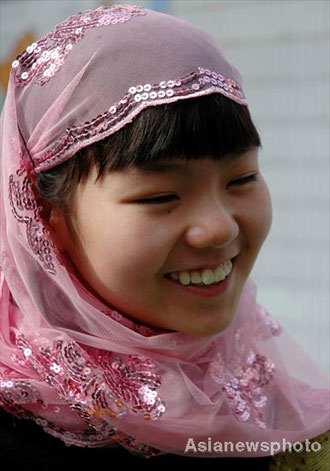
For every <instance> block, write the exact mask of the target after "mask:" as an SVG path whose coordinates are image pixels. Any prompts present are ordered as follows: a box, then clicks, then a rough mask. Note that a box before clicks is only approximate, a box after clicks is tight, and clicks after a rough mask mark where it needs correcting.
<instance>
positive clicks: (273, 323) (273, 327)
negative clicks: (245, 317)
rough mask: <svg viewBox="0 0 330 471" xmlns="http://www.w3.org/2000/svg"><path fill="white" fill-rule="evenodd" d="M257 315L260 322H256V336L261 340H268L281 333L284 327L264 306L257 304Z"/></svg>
mask: <svg viewBox="0 0 330 471" xmlns="http://www.w3.org/2000/svg"><path fill="white" fill-rule="evenodd" d="M257 315H258V317H259V318H258V322H256V329H257V331H256V332H255V336H256V338H258V339H259V340H267V339H269V338H271V337H273V336H274V335H276V336H277V335H280V333H281V332H282V330H283V329H282V327H281V326H280V324H279V323H278V322H277V320H276V319H274V318H273V317H272V316H271V315H270V314H268V312H267V311H266V309H265V308H264V307H263V306H260V305H258V306H257Z"/></svg>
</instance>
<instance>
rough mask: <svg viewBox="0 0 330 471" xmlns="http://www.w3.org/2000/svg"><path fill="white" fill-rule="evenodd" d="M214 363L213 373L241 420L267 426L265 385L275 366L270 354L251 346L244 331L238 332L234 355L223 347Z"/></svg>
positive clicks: (238, 330) (270, 377)
mask: <svg viewBox="0 0 330 471" xmlns="http://www.w3.org/2000/svg"><path fill="white" fill-rule="evenodd" d="M219 347H220V345H218V351H217V353H216V356H215V359H214V360H213V361H212V362H211V364H210V369H209V374H210V376H211V378H212V379H213V381H215V382H216V383H217V384H219V385H220V386H221V391H222V393H223V394H224V397H225V398H226V399H227V401H228V405H229V407H230V408H231V409H232V411H233V414H234V416H235V417H236V419H237V420H239V421H240V422H251V421H252V422H254V423H255V424H257V425H258V426H259V427H260V428H262V429H265V428H266V424H265V418H264V414H265V408H266V405H267V394H266V392H265V391H264V388H265V387H266V386H267V385H268V384H269V383H270V382H271V380H272V378H273V372H274V370H275V365H274V363H272V362H271V361H270V360H269V359H268V358H267V357H265V356H262V355H259V354H258V353H255V352H253V351H252V350H251V349H247V347H246V345H245V343H244V332H243V330H241V329H237V330H236V332H235V335H234V350H233V351H234V354H233V356H232V357H231V358H227V357H226V355H225V354H224V353H222V352H221V350H220V348H221V347H220V348H219Z"/></svg>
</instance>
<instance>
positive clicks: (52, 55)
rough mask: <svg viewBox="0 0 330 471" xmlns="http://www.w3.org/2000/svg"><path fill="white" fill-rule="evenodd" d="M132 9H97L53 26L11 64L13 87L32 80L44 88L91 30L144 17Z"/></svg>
mask: <svg viewBox="0 0 330 471" xmlns="http://www.w3.org/2000/svg"><path fill="white" fill-rule="evenodd" d="M146 14H147V13H146V12H145V11H143V9H142V8H140V7H138V6H135V5H113V6H111V7H106V6H100V7H99V8H97V9H95V10H87V11H84V12H80V13H78V14H76V15H72V16H70V17H69V18H67V19H66V20H64V21H62V22H61V23H59V24H58V25H56V27H55V29H54V31H51V32H50V33H48V34H47V35H46V36H43V37H42V38H41V39H39V41H37V42H34V43H32V44H31V45H30V46H28V47H27V49H26V51H24V52H22V53H21V54H20V55H19V56H17V58H16V60H15V61H14V62H13V63H12V71H13V72H14V77H15V84H16V85H17V86H19V87H24V86H25V85H27V84H28V83H30V82H31V80H32V79H33V77H36V78H37V79H38V80H37V81H36V83H37V84H38V85H44V84H45V83H47V82H48V81H49V80H50V79H51V77H54V75H55V74H56V72H57V71H58V70H59V69H60V68H61V67H62V65H63V64H64V60H65V58H66V56H67V55H68V54H69V52H70V51H71V50H72V49H73V47H74V46H75V45H76V44H78V42H79V41H80V40H81V39H82V38H83V37H84V35H85V32H86V31H87V30H88V29H90V28H99V27H100V26H108V25H116V24H120V23H126V22H127V21H129V20H131V19H132V18H134V17H136V16H141V15H146Z"/></svg>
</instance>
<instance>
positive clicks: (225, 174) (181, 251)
mask: <svg viewBox="0 0 330 471" xmlns="http://www.w3.org/2000/svg"><path fill="white" fill-rule="evenodd" d="M176 162H178V163H180V164H181V166H182V167H181V170H178V169H177V170H175V171H173V172H167V173H161V174H154V173H148V172H144V171H142V170H139V169H137V168H132V169H125V170H124V171H116V172H111V173H108V174H106V175H105V176H104V177H103V178H102V180H99V181H98V182H96V177H97V172H96V169H95V168H93V170H92V172H91V174H90V175H89V176H88V178H87V179H85V180H84V181H81V182H80V183H79V185H78V187H77V191H76V194H75V199H74V214H75V217H74V224H75V227H76V232H77V236H76V237H73V235H72V234H71V233H70V231H69V230H68V227H67V225H66V223H65V218H64V216H63V214H62V213H61V212H60V211H57V210H54V209H53V210H52V211H51V216H50V220H49V224H50V229H51V232H52V235H53V238H54V241H55V243H56V244H57V247H58V249H59V250H60V251H61V252H62V253H63V254H64V255H65V256H66V257H68V258H69V259H70V260H71V263H72V264H73V268H74V270H75V271H76V276H78V278H79V279H80V281H81V282H82V283H83V284H84V285H85V286H86V287H87V289H89V290H90V291H91V292H92V293H93V294H94V295H95V296H96V297H98V298H99V299H100V300H101V301H103V302H104V303H106V304H107V305H108V306H110V307H112V308H114V309H116V310H117V311H119V312H121V313H123V314H125V315H126V316H128V317H130V318H131V319H137V320H139V321H141V322H142V323H144V324H147V325H150V326H154V327H158V328H162V329H167V330H170V331H179V332H182V333H185V334H190V335H193V336H202V337H204V336H209V335H214V334H216V333H218V332H221V331H223V330H224V329H225V328H226V327H227V326H228V325H229V324H230V322H231V320H232V318H233V316H234V314H235V311H236V308H237V304H238V301H239V297H240V294H241V291H242V288H243V286H244V283H245V281H246V279H247V278H248V275H249V273H250V272H251V270H252V268H253V265H254V263H255V261H256V258H257V256H258V253H259V251H260V249H261V247H262V244H263V242H264V240H265V238H266V237H267V235H268V233H269V230H270V227H271V222H272V206H271V199H270V195H269V191H268V188H267V185H266V183H265V181H264V179H263V177H262V175H261V174H260V171H259V167H258V151H257V149H253V150H251V151H248V152H246V153H244V154H242V155H240V157H239V158H238V159H233V160H231V161H229V162H227V163H224V162H216V161H214V160H212V159H209V158H205V159H198V160H195V161H188V162H182V161H180V160H176ZM251 174H257V181H250V182H248V183H246V184H236V185H235V184H234V183H233V181H234V180H237V179H240V178H244V177H246V176H248V175H251ZM169 194H171V195H177V196H176V198H174V199H172V200H170V201H167V202H165V203H163V204H149V205H147V204H139V203H138V202H137V200H139V199H142V198H151V197H160V196H164V195H169ZM236 254H238V257H237V259H236V261H235V264H234V271H233V274H232V280H231V284H230V286H229V288H228V290H227V291H226V292H225V293H223V294H221V295H218V296H215V297H209V298H205V297H200V296H195V295H192V294H191V293H189V292H187V290H185V289H178V288H177V287H176V286H173V283H172V282H171V281H168V280H167V279H165V278H164V275H165V274H167V273H169V272H174V271H179V270H184V269H187V268H193V267H197V266H198V267H207V266H210V265H217V262H219V260H220V261H222V260H225V259H227V258H232V257H233V256H235V255H236Z"/></svg>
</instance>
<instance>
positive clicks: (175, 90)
mask: <svg viewBox="0 0 330 471" xmlns="http://www.w3.org/2000/svg"><path fill="white" fill-rule="evenodd" d="M213 92H220V93H221V94H223V95H225V96H227V97H228V98H231V99H233V100H236V101H238V102H239V103H246V101H245V97H244V93H243V91H242V89H241V88H240V86H239V84H237V83H236V82H235V81H234V80H232V79H231V78H230V77H225V76H223V75H222V74H219V73H217V72H214V71H212V70H209V69H205V68H202V67H198V68H197V70H196V71H194V72H191V73H190V74H188V75H186V76H184V77H181V78H177V79H173V80H162V81H161V82H159V83H155V84H151V83H145V84H137V85H132V86H131V87H130V88H129V89H128V91H127V93H125V94H124V95H123V96H122V97H121V98H120V100H118V101H117V102H115V103H113V104H111V105H110V107H109V109H108V110H105V111H104V112H103V113H101V114H99V115H98V116H96V117H95V118H93V119H91V120H90V121H86V122H84V123H82V124H81V125H78V126H70V127H68V128H67V129H66V131H65V134H63V136H62V137H61V138H59V139H57V141H56V143H55V144H54V145H53V147H51V148H50V149H49V150H48V151H47V152H45V154H43V155H42V156H40V157H38V158H34V164H35V171H36V172H40V171H43V170H47V169H49V168H51V167H54V166H55V165H58V164H59V163H61V162H62V161H64V160H65V158H66V155H67V153H68V152H69V151H70V152H72V150H73V152H76V151H78V150H79V149H80V148H81V147H85V146H87V145H88V144H89V143H92V142H94V141H95V140H96V138H95V136H96V137H97V140H100V139H103V138H105V137H107V136H109V135H110V134H112V133H114V132H116V131H118V130H119V129H120V128H121V127H123V126H124V125H125V124H127V123H129V122H131V121H132V120H133V118H134V117H135V116H136V115H137V114H138V113H139V112H140V111H141V110H142V109H143V108H145V107H147V106H152V105H155V104H162V103H171V102H173V101H176V100H178V99H181V98H184V97H189V96H202V95H204V94H209V93H213Z"/></svg>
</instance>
